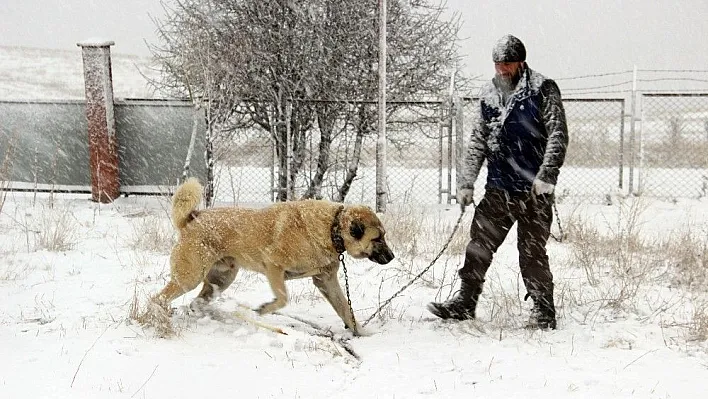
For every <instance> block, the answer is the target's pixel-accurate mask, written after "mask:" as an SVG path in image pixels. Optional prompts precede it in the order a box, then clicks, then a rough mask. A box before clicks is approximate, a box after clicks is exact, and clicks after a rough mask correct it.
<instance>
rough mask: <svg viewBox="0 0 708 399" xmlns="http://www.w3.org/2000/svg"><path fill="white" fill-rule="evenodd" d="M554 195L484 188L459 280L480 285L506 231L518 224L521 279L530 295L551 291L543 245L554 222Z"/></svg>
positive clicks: (551, 286) (550, 279) (550, 277)
mask: <svg viewBox="0 0 708 399" xmlns="http://www.w3.org/2000/svg"><path fill="white" fill-rule="evenodd" d="M552 206H553V195H539V196H534V195H532V194H531V193H522V194H509V193H507V192H506V191H502V190H497V189H487V190H486V192H485V194H484V198H482V201H480V203H479V205H477V208H476V209H475V212H474V218H473V220H472V226H471V227H470V238H471V240H470V242H469V243H468V244H467V250H466V252H465V264H464V266H463V267H462V268H461V269H460V270H459V272H458V273H459V275H460V278H461V279H462V280H464V281H466V282H468V283H470V284H481V283H482V282H484V276H485V274H486V273H487V269H489V265H490V264H491V263H492V257H493V256H494V253H495V252H496V251H497V249H498V248H499V246H500V245H501V244H502V242H504V239H505V238H506V236H507V234H508V233H509V230H510V229H511V227H512V226H513V225H514V223H518V226H517V232H518V244H517V247H518V250H519V267H520V269H521V277H522V279H523V281H524V285H525V286H526V290H527V292H529V293H546V292H551V291H552V290H553V274H552V273H551V269H550V267H549V266H548V255H546V243H547V242H548V237H549V236H550V234H551V222H552V221H553V212H552Z"/></svg>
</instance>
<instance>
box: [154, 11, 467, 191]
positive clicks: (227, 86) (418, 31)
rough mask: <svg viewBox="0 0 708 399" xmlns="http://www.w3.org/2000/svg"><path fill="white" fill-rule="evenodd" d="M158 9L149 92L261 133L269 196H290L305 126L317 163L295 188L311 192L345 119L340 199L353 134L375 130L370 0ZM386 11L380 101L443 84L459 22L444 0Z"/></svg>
mask: <svg viewBox="0 0 708 399" xmlns="http://www.w3.org/2000/svg"><path fill="white" fill-rule="evenodd" d="M163 6H164V7H165V11H166V13H165V17H164V18H163V19H162V20H160V21H156V23H157V27H158V33H159V40H160V43H159V44H154V45H152V47H151V48H152V51H153V55H154V56H155V57H156V59H157V60H158V61H159V64H160V66H161V70H162V72H163V74H162V78H161V81H160V82H158V83H157V84H158V86H159V88H160V89H162V90H171V91H172V92H173V93H176V94H181V95H186V94H188V93H189V94H192V95H193V96H197V97H203V98H208V101H209V104H210V109H211V110H212V111H211V115H212V118H213V119H214V121H215V122H216V123H220V124H224V125H226V126H232V127H236V126H238V127H243V126H245V125H246V126H247V125H249V124H250V125H256V126H260V127H261V128H263V129H265V130H267V131H268V132H270V133H271V135H272V138H273V140H274V142H275V143H276V155H277V158H278V171H279V175H278V187H279V191H278V200H281V201H283V200H286V199H288V198H289V197H290V195H292V193H288V192H287V188H288V187H292V186H293V182H294V180H295V179H296V177H297V175H298V173H299V172H300V171H301V169H302V168H303V163H304V162H303V161H304V159H305V143H306V139H307V138H308V134H313V133H312V132H313V131H315V130H318V131H319V137H318V141H319V148H318V155H317V170H316V172H315V173H314V175H313V176H312V178H311V181H310V183H309V187H308V189H307V190H306V192H305V193H304V194H303V195H304V197H319V196H320V195H321V193H320V190H321V185H322V179H323V177H324V174H325V172H326V171H327V169H328V168H330V167H331V166H332V165H331V162H330V159H329V155H330V148H329V147H330V145H331V143H332V135H333V134H334V129H335V126H336V123H335V122H336V121H338V120H340V121H341V120H343V119H348V120H350V121H353V122H352V126H354V127H355V129H354V130H355V137H354V140H353V141H354V143H355V145H354V154H352V157H351V160H350V164H349V165H345V168H346V169H347V170H348V173H347V174H346V176H345V177H344V178H343V181H342V182H341V183H340V188H339V190H338V193H339V194H338V197H339V198H338V199H339V200H343V199H344V198H345V196H346V194H347V192H348V188H349V186H350V185H351V183H352V181H353V179H354V177H355V176H356V173H357V167H358V161H359V156H360V151H361V140H362V138H363V137H364V136H366V135H369V134H372V133H375V132H376V123H377V115H376V111H375V110H376V108H375V105H374V106H372V104H374V103H375V101H376V99H377V89H378V77H377V64H378V17H377V15H378V10H377V2H376V1H373V0H367V1H364V0H348V1H340V0H312V1H300V2H297V1H292V0H270V1H263V0H170V1H169V2H163ZM387 12H388V18H387V32H388V33H387V41H388V45H387V47H388V49H387V85H388V87H387V90H388V93H387V98H389V99H396V100H406V99H412V98H417V99H419V98H423V97H426V98H430V97H431V96H434V97H435V98H438V97H439V95H441V94H442V93H445V92H447V91H448V89H449V82H450V76H451V73H452V72H453V71H454V70H455V68H456V65H457V64H458V63H459V57H458V54H457V51H458V47H457V43H458V42H457V33H458V30H459V19H458V18H457V17H456V16H454V15H453V16H452V17H451V18H449V19H446V18H445V17H444V16H445V8H444V6H443V5H434V4H431V3H430V2H428V1H426V0H419V1H403V0H389V1H388V10H387ZM456 84H457V85H458V86H460V85H464V84H465V80H464V79H462V78H459V77H458V78H457V79H456ZM352 104H355V105H354V109H352ZM289 182H290V184H289Z"/></svg>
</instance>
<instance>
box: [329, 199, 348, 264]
mask: <svg viewBox="0 0 708 399" xmlns="http://www.w3.org/2000/svg"><path fill="white" fill-rule="evenodd" d="M343 210H344V205H342V206H340V207H339V208H338V209H337V212H335V214H334V219H333V220H332V227H331V228H330V236H331V238H332V245H334V250H335V251H337V253H338V254H343V253H344V251H346V250H347V249H346V248H344V238H343V237H342V226H340V225H339V215H341V213H342V211H343Z"/></svg>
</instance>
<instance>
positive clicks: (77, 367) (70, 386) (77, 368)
mask: <svg viewBox="0 0 708 399" xmlns="http://www.w3.org/2000/svg"><path fill="white" fill-rule="evenodd" d="M109 328H111V325H108V326H107V327H106V328H105V329H104V330H103V332H102V333H101V335H99V336H98V338H96V340H95V341H93V343H92V344H91V346H90V347H89V348H88V349H86V352H84V356H83V357H82V358H81V361H80V362H79V365H78V366H76V372H74V378H72V379H71V385H69V388H72V387H73V386H74V381H75V380H76V375H77V374H79V369H80V368H81V365H82V364H83V363H84V359H86V356H87V355H88V353H89V352H91V349H93V347H94V346H96V343H97V342H98V340H99V339H101V337H102V336H103V334H105V333H106V331H108V329H109Z"/></svg>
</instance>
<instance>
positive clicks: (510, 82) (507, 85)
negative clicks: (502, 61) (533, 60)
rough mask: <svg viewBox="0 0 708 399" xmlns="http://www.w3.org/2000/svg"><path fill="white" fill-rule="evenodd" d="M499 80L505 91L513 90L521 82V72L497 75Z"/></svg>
mask: <svg viewBox="0 0 708 399" xmlns="http://www.w3.org/2000/svg"><path fill="white" fill-rule="evenodd" d="M497 82H499V86H500V88H501V89H502V90H504V91H511V90H513V89H514V88H515V87H516V84H517V83H518V82H519V74H517V75H507V76H504V75H497Z"/></svg>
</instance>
